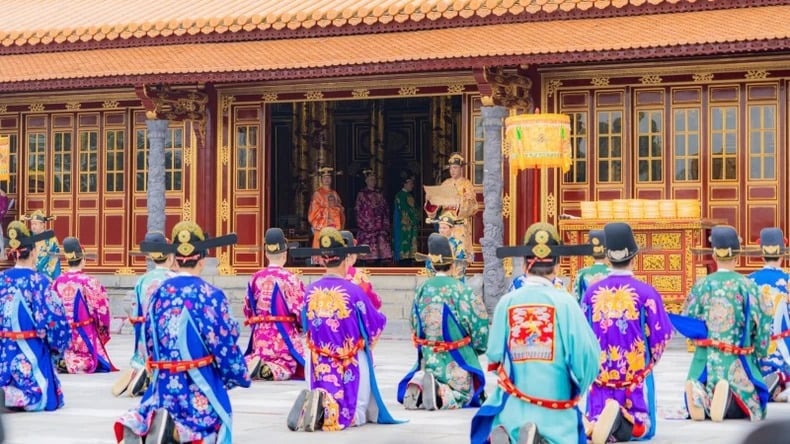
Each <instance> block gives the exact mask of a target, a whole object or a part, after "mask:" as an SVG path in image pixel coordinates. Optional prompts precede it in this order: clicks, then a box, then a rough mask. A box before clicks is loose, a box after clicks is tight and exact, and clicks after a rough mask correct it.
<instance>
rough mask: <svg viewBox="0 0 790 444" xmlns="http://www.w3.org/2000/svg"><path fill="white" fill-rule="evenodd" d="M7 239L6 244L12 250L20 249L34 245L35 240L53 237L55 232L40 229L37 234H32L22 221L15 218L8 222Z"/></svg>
mask: <svg viewBox="0 0 790 444" xmlns="http://www.w3.org/2000/svg"><path fill="white" fill-rule="evenodd" d="M7 233H8V240H7V241H6V245H8V248H10V249H11V250H12V251H14V250H20V249H28V248H31V247H33V246H35V245H36V242H38V241H42V240H46V239H50V238H53V237H55V232H54V231H52V230H46V231H42V232H41V233H38V234H32V233H31V232H30V228H28V227H27V226H26V225H25V224H23V223H22V222H20V221H18V220H15V221H12V222H11V223H10V224H8V229H7Z"/></svg>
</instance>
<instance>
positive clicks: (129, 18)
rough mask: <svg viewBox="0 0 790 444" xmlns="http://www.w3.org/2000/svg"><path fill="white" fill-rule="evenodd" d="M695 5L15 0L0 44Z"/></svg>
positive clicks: (648, 0)
mask: <svg viewBox="0 0 790 444" xmlns="http://www.w3.org/2000/svg"><path fill="white" fill-rule="evenodd" d="M695 1H700V2H702V1H713V0H198V1H190V2H187V1H184V0H99V1H96V0H68V1H63V0H38V1H15V2H11V5H8V4H4V5H3V6H2V13H0V15H1V16H2V21H0V45H2V46H4V47H9V46H21V45H40V44H49V43H53V42H54V43H64V42H89V41H107V40H119V39H120V40H126V39H133V38H142V37H146V36H147V37H168V36H181V35H197V34H212V33H219V34H223V33H234V32H239V31H254V30H281V29H292V30H294V29H299V28H302V29H310V28H315V27H320V28H328V27H341V26H345V25H351V26H355V25H360V24H367V25H374V24H377V23H381V24H389V23H392V24H397V23H404V22H421V21H435V20H439V19H456V18H460V19H468V18H472V17H483V18H484V17H488V16H505V15H519V14H524V13H526V14H535V13H538V12H544V13H554V12H558V11H566V12H568V11H573V10H579V11H587V10H596V9H605V8H622V7H625V6H627V5H633V6H642V5H651V4H652V5H655V4H659V3H694V2H695ZM6 3H8V2H6Z"/></svg>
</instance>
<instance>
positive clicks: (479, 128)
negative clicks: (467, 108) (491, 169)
mask: <svg viewBox="0 0 790 444" xmlns="http://www.w3.org/2000/svg"><path fill="white" fill-rule="evenodd" d="M473 123H474V127H475V134H474V148H475V149H474V152H473V153H472V154H473V156H474V157H473V158H472V179H473V183H474V184H475V185H482V184H483V175H484V168H483V165H484V164H485V128H484V127H483V116H481V115H479V114H477V115H475V116H474V120H473Z"/></svg>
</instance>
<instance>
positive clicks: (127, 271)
mask: <svg viewBox="0 0 790 444" xmlns="http://www.w3.org/2000/svg"><path fill="white" fill-rule="evenodd" d="M135 274H137V273H135V272H134V269H133V268H132V267H121V268H118V269H117V270H115V275H116V276H134V275H135Z"/></svg>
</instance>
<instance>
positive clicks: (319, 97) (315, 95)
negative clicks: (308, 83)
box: [304, 91, 324, 100]
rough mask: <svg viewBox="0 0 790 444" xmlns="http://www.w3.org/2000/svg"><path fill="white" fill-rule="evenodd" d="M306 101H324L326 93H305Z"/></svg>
mask: <svg viewBox="0 0 790 444" xmlns="http://www.w3.org/2000/svg"><path fill="white" fill-rule="evenodd" d="M304 98H305V100H323V99H324V93H323V92H321V91H307V92H306V93H304Z"/></svg>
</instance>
